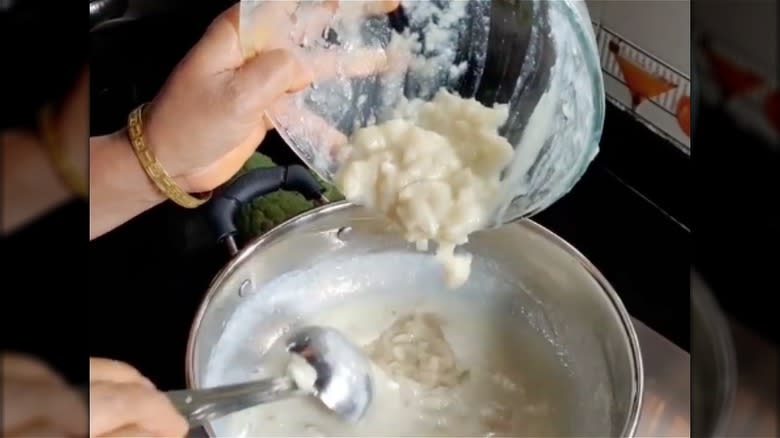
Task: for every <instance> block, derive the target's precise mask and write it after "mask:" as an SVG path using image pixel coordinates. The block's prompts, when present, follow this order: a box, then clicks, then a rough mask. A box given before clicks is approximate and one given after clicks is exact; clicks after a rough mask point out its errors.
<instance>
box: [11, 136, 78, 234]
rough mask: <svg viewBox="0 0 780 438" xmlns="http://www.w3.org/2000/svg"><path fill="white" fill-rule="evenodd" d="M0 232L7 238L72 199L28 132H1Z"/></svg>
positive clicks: (37, 143) (47, 158) (48, 160)
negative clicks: (0, 224) (0, 188)
mask: <svg viewBox="0 0 780 438" xmlns="http://www.w3.org/2000/svg"><path fill="white" fill-rule="evenodd" d="M0 145H1V146H2V154H3V155H2V186H3V188H2V196H3V205H2V232H3V235H7V234H10V233H12V232H13V231H16V230H17V229H19V228H20V227H22V226H24V225H25V224H27V223H29V222H31V221H33V220H35V219H37V218H38V217H40V216H42V215H44V214H45V213H47V212H48V211H50V210H52V209H54V208H56V207H58V206H60V205H62V204H64V203H65V202H67V201H69V200H71V199H72V198H73V194H72V193H71V191H70V190H69V189H68V188H67V187H66V186H65V184H64V183H63V181H62V179H61V178H60V175H59V174H58V173H57V171H56V170H55V168H54V166H53V165H52V163H51V160H50V158H49V156H48V154H47V153H46V151H45V150H44V148H43V147H42V146H41V145H40V144H39V140H38V138H37V137H36V136H35V135H34V134H31V133H25V132H20V131H8V132H4V133H0Z"/></svg>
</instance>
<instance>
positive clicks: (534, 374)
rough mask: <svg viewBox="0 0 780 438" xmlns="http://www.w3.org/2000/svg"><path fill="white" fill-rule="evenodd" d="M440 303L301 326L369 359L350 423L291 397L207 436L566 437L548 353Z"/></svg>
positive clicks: (484, 315)
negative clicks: (365, 387)
mask: <svg viewBox="0 0 780 438" xmlns="http://www.w3.org/2000/svg"><path fill="white" fill-rule="evenodd" d="M441 297H442V298H441V299H435V301H427V302H423V303H415V305H414V308H411V306H409V305H406V304H404V305H403V306H400V307H395V308H388V304H387V303H378V302H377V301H376V300H369V299H366V300H365V301H356V302H355V304H354V305H352V304H351V305H349V306H345V307H344V308H333V309H332V310H330V311H328V312H327V315H323V316H320V317H317V318H314V319H313V320H311V321H307V322H306V323H307V324H315V325H322V326H329V327H333V328H335V329H338V330H340V331H342V332H343V333H345V334H347V335H348V336H350V338H351V339H352V340H353V342H355V343H356V344H358V345H363V346H364V347H365V350H366V353H367V354H368V355H369V357H370V358H371V359H372V364H373V368H372V378H373V384H374V399H373V401H372V404H371V406H370V407H369V410H368V412H367V413H366V416H365V417H364V418H363V419H362V420H360V421H359V422H357V423H348V422H344V421H341V420H340V419H339V418H338V417H337V416H335V415H333V414H332V413H331V412H329V411H328V410H327V409H326V408H325V407H324V406H322V405H321V403H319V402H318V401H317V400H316V399H314V398H294V399H288V400H284V401H280V402H276V403H271V404H267V405H263V406H258V407H255V408H251V409H248V410H245V411H242V412H238V413H236V414H234V415H231V416H230V417H226V418H225V419H224V420H222V421H223V422H226V423H223V424H224V426H220V427H219V428H217V429H215V430H216V431H217V433H219V434H220V436H234V437H239V438H241V437H283V436H284V437H291V436H295V437H303V436H323V437H325V436H332V437H355V436H362V437H370V436H397V437H412V436H414V437H421V436H431V437H432V436H460V437H466V436H468V437H476V436H485V437H487V436H514V437H518V436H571V434H572V432H573V431H572V430H571V429H570V428H569V426H568V424H569V421H570V418H571V407H570V406H569V405H568V401H567V400H568V397H567V394H568V392H569V391H570V383H571V381H570V379H569V377H568V375H567V374H566V371H565V370H566V369H565V367H564V366H563V365H562V363H561V362H560V360H559V358H558V357H557V356H556V350H555V349H554V347H552V346H551V345H550V344H548V343H547V341H546V340H545V339H544V338H543V337H541V336H539V335H538V334H537V333H535V332H532V331H530V330H524V329H519V330H518V327H517V321H516V320H515V319H512V318H511V317H506V318H503V317H497V315H496V314H495V311H492V310H489V309H488V308H487V307H485V308H482V307H480V306H474V305H472V304H469V303H464V302H462V301H458V300H447V297H446V295H441ZM451 321H452V322H451ZM507 333H512V335H511V336H508V335H507ZM255 377H267V376H264V375H263V376H255Z"/></svg>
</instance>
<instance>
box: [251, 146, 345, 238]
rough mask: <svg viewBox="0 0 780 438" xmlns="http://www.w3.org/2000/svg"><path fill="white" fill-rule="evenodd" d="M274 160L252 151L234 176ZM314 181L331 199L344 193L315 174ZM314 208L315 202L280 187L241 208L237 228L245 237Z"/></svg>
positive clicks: (268, 164)
mask: <svg viewBox="0 0 780 438" xmlns="http://www.w3.org/2000/svg"><path fill="white" fill-rule="evenodd" d="M274 166H276V163H274V162H273V160H271V159H270V158H268V157H267V156H265V155H263V154H261V153H259V152H255V153H254V154H253V155H252V156H251V157H250V158H249V160H247V162H246V163H245V164H244V166H243V167H242V168H241V170H240V171H239V172H238V174H237V175H236V177H238V176H240V175H243V174H244V173H246V172H248V171H250V170H252V169H257V168H267V167H274ZM315 178H317V181H318V182H319V183H320V185H322V187H323V188H325V189H326V190H325V193H324V195H325V197H326V198H328V200H330V201H331V202H333V201H340V200H342V199H344V196H342V195H341V193H339V191H338V190H336V188H335V187H333V186H332V185H330V184H327V183H325V182H324V181H322V180H321V179H320V178H318V177H316V175H315ZM313 207H314V204H313V203H312V202H311V201H309V200H307V199H306V198H304V197H303V196H302V195H301V194H300V193H297V192H289V191H286V190H279V191H276V192H274V193H269V194H268V195H266V196H263V197H261V198H258V199H255V200H254V201H252V202H251V203H250V204H249V205H246V206H244V208H242V209H241V214H240V217H239V224H238V225H239V230H240V231H241V233H242V234H244V236H245V237H248V238H251V237H255V236H258V235H260V234H262V233H265V232H266V231H268V230H270V229H271V228H273V227H275V226H276V225H279V224H280V223H282V222H284V221H286V220H287V219H290V218H291V217H293V216H297V215H299V214H301V213H303V212H305V211H307V210H310V209H311V208H313Z"/></svg>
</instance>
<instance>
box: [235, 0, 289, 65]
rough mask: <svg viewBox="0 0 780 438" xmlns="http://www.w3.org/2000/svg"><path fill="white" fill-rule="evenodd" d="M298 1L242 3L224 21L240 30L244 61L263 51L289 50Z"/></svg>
mask: <svg viewBox="0 0 780 438" xmlns="http://www.w3.org/2000/svg"><path fill="white" fill-rule="evenodd" d="M298 3H299V2H298V1H262V2H241V4H240V7H239V6H238V5H236V6H235V11H232V12H231V13H230V14H228V15H227V16H226V17H225V18H226V19H227V20H229V21H230V23H231V24H232V25H233V27H234V28H235V29H239V31H240V32H239V35H240V40H241V42H240V44H241V50H242V54H243V56H244V58H251V57H253V56H254V55H255V54H257V53H260V52H262V51H263V50H273V49H280V48H289V47H291V46H292V45H293V44H292V43H293V41H292V38H291V37H290V33H291V30H292V22H293V18H292V17H293V15H294V14H295V11H296V9H297V8H298Z"/></svg>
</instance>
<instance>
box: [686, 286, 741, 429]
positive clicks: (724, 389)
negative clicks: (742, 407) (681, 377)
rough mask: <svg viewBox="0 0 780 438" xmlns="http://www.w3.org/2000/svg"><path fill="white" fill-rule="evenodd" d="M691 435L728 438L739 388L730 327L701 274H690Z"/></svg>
mask: <svg viewBox="0 0 780 438" xmlns="http://www.w3.org/2000/svg"><path fill="white" fill-rule="evenodd" d="M691 358H692V359H691V391H692V393H693V394H692V396H693V397H692V402H691V413H692V414H693V415H692V419H693V422H692V424H691V436H697V437H699V436H700V437H719V436H727V435H728V433H727V430H728V427H729V422H730V420H731V415H732V410H733V405H734V398H735V396H736V389H737V361H736V354H735V350H734V343H733V339H732V335H731V330H730V329H729V324H728V322H727V320H726V317H725V316H724V315H723V312H722V311H721V309H720V306H719V305H718V303H717V301H716V300H715V297H714V296H713V295H712V292H711V291H710V290H709V288H708V287H707V285H706V284H705V283H704V281H703V280H702V278H701V276H700V275H699V273H698V272H695V271H691Z"/></svg>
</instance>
